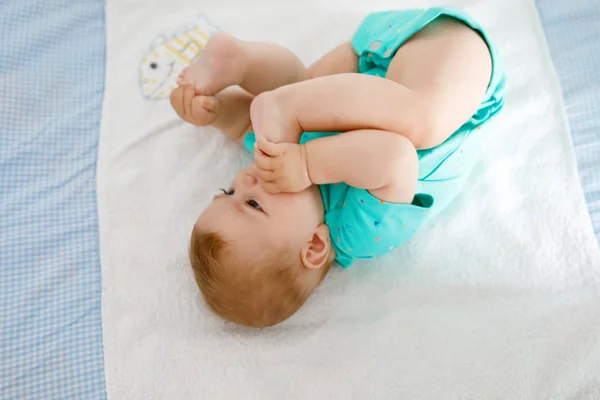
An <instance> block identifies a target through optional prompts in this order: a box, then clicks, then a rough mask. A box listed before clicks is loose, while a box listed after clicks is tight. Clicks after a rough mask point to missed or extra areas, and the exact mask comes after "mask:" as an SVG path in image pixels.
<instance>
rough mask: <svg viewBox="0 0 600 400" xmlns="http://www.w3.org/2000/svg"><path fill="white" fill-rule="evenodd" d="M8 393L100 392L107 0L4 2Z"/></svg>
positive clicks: (3, 334) (1, 229)
mask: <svg viewBox="0 0 600 400" xmlns="http://www.w3.org/2000/svg"><path fill="white" fill-rule="evenodd" d="M0 38H1V40H2V42H1V44H2V45H1V46H0V88H1V89H2V90H1V91H0V399H3V400H9V399H10V400H21V399H26V400H34V399H44V400H51V399H60V400H65V399H78V400H80V399H103V398H106V394H105V387H104V369H103V353H102V329H101V319H100V294H101V291H100V289H101V283H100V282H101V278H100V260H99V251H98V220H97V212H96V171H95V169H96V159H97V145H98V134H99V124H100V114H101V106H102V98H103V91H104V65H105V50H104V49H105V40H104V1H103V0H78V1H69V0H2V1H0Z"/></svg>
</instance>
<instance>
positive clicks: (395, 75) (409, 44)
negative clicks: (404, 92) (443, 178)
mask: <svg viewBox="0 0 600 400" xmlns="http://www.w3.org/2000/svg"><path fill="white" fill-rule="evenodd" d="M491 75H492V58H491V55H490V51H489V48H488V46H487V43H486V42H485V40H484V39H483V38H482V37H481V35H480V34H479V33H478V32H477V31H475V30H473V29H472V28H471V27H469V26H467V25H465V24H464V23H462V22H461V21H459V20H457V19H454V18H452V17H447V16H441V17H438V18H437V19H436V20H434V21H433V22H431V23H430V24H428V25H426V26H425V27H424V28H423V29H421V30H420V31H418V32H417V33H415V34H414V35H413V36H412V37H411V38H410V39H408V40H407V41H406V42H405V43H404V44H403V45H402V46H401V47H400V48H399V49H398V50H397V52H396V54H395V55H394V57H393V58H392V61H391V63H390V65H389V68H388V70H387V73H386V78H387V79H390V80H392V81H395V82H398V83H400V84H401V85H403V86H405V87H407V88H409V89H411V90H412V91H413V92H414V93H415V94H416V95H418V96H419V97H421V98H423V99H424V101H425V103H426V104H428V109H429V110H430V111H429V112H430V113H433V114H434V116H435V118H434V120H435V121H436V128H437V129H434V130H432V131H431V134H432V135H443V136H444V137H438V138H435V139H434V140H433V141H434V142H438V143H440V142H443V141H444V140H445V139H446V138H447V137H449V136H450V135H452V133H454V132H455V131H456V130H458V129H459V128H460V127H461V126H462V125H463V124H464V123H465V122H466V121H468V120H469V119H470V118H471V116H473V115H474V114H475V113H476V112H477V110H478V109H479V107H480V105H481V103H482V101H483V100H484V97H485V94H486V90H487V87H488V84H489V82H490V78H491Z"/></svg>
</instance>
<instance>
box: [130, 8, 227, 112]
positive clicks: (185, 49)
mask: <svg viewBox="0 0 600 400" xmlns="http://www.w3.org/2000/svg"><path fill="white" fill-rule="evenodd" d="M217 32H219V29H218V28H216V27H215V26H213V25H211V24H210V23H209V22H208V20H207V19H206V18H205V17H202V16H201V17H199V18H198V20H197V21H196V23H194V24H193V25H191V26H187V27H183V28H180V29H178V30H177V31H176V32H175V33H174V34H173V35H171V36H168V37H167V36H166V35H161V36H159V37H158V38H156V39H155V40H154V41H153V42H152V44H151V45H150V48H149V50H148V53H147V54H146V55H145V56H144V58H143V59H142V63H141V65H140V85H141V89H142V93H143V95H144V97H145V98H146V99H148V100H160V99H166V98H169V95H170V93H171V90H173V89H174V88H175V87H176V79H177V76H178V75H179V73H180V72H181V70H182V69H183V68H185V67H186V66H188V65H190V64H191V63H192V62H193V61H194V60H195V59H196V58H197V57H198V56H199V55H200V53H201V52H202V50H203V49H204V46H205V45H206V42H208V39H210V37H211V36H212V35H214V34H215V33H217Z"/></svg>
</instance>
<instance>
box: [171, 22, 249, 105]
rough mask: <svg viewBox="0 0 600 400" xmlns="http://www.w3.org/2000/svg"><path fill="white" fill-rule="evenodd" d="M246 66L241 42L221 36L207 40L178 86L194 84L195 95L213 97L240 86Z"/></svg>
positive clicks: (185, 70)
mask: <svg viewBox="0 0 600 400" xmlns="http://www.w3.org/2000/svg"><path fill="white" fill-rule="evenodd" d="M245 65H246V62H245V54H244V49H243V46H242V42H241V41H240V40H238V39H236V38H234V37H233V36H230V35H227V34H223V33H221V34H218V35H215V36H213V37H212V38H210V40H209V41H208V42H207V43H206V47H205V48H204V50H203V51H202V53H201V55H200V58H199V60H198V61H197V62H196V63H194V64H192V65H190V66H189V67H186V68H185V69H184V70H183V71H182V72H181V75H180V79H178V83H179V84H180V83H181V82H194V83H195V85H196V94H201V95H215V94H217V93H219V92H220V91H221V90H223V89H225V88H226V87H228V86H233V85H238V84H240V83H241V81H242V79H243V76H244V67H245Z"/></svg>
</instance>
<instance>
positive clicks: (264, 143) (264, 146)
mask: <svg viewBox="0 0 600 400" xmlns="http://www.w3.org/2000/svg"><path fill="white" fill-rule="evenodd" d="M257 144H258V148H259V149H260V150H261V151H262V152H263V153H265V154H266V155H268V156H271V157H277V156H278V155H279V153H280V151H279V145H277V144H275V143H271V142H269V141H268V140H267V138H265V137H264V136H262V137H260V138H258V142H257Z"/></svg>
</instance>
